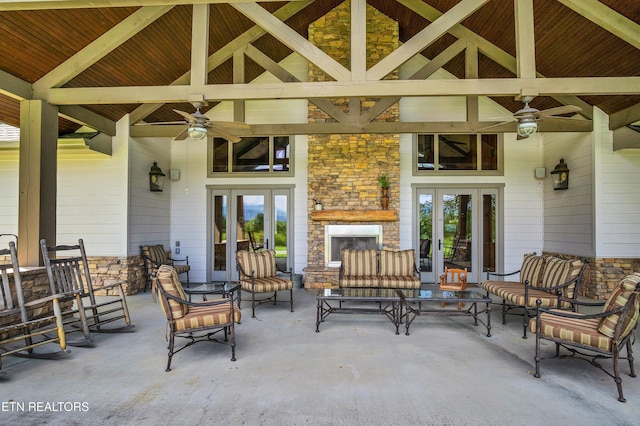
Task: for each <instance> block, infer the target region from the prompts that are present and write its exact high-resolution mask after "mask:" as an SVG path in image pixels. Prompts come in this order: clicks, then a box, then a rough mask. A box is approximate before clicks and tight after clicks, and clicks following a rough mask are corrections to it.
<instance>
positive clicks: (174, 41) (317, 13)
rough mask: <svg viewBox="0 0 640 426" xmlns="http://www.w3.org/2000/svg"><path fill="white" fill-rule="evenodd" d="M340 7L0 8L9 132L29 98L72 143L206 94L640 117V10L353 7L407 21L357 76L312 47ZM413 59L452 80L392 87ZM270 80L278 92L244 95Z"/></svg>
mask: <svg viewBox="0 0 640 426" xmlns="http://www.w3.org/2000/svg"><path fill="white" fill-rule="evenodd" d="M343 1H344V0H317V1H304V0H294V1H290V2H276V1H265V2H258V3H252V2H248V1H242V0H237V1H226V2H225V1H211V0H208V1H197V0H190V1H173V2H167V1H160V0H155V1H154V0H122V1H118V2H114V1H109V0H94V1H83V0H41V1H28V0H21V1H3V2H2V3H0V122H4V123H6V124H10V125H13V126H19V125H20V101H21V100H24V99H43V100H45V101H47V102H49V103H51V104H53V105H57V106H59V110H60V120H59V130H60V133H61V134H65V133H71V132H74V131H75V130H77V128H78V127H79V126H80V125H81V124H86V125H88V126H90V127H93V128H95V129H97V130H100V131H102V132H103V133H106V134H110V135H113V134H114V132H115V124H114V123H115V122H116V121H117V120H119V119H120V118H122V117H123V116H124V115H126V114H127V113H131V120H132V123H135V122H138V121H141V120H144V121H145V122H160V121H175V120H179V119H180V117H179V116H178V115H177V114H176V113H175V112H173V109H174V108H178V109H182V110H187V111H192V110H193V107H192V106H191V105H190V104H189V103H188V101H192V100H194V98H193V96H194V95H196V94H197V95H198V96H199V97H202V98H203V99H205V100H207V101H208V103H209V107H212V106H214V105H216V103H217V102H220V101H224V100H230V101H234V102H235V104H236V105H241V103H242V101H243V100H245V99H286V98H291V99H294V98H307V99H327V100H330V99H332V98H338V97H351V98H364V97H367V98H380V99H384V98H388V99H397V98H398V97H399V96H418V95H420V96H429V95H433V96H444V95H450V94H451V95H460V96H467V97H468V98H469V99H472V98H474V97H477V96H490V97H491V98H492V99H494V100H495V101H496V102H498V103H500V104H501V105H502V106H504V107H505V108H507V109H509V110H510V111H512V112H515V111H516V110H518V109H520V108H521V107H522V103H521V102H519V101H517V100H516V98H517V97H519V96H535V99H534V100H533V102H532V106H534V107H535V108H538V109H546V108H552V107H557V106H560V105H563V104H572V105H578V106H580V107H581V108H582V109H583V112H582V115H583V116H584V117H585V118H591V117H592V108H591V106H597V107H598V108H600V109H602V110H603V111H604V112H606V113H607V114H609V115H610V128H612V129H616V128H619V127H623V126H626V125H628V124H630V123H634V122H636V121H639V120H640V2H637V1H629V0H600V1H597V0H426V1H418V0H366V2H365V0H346V1H350V2H352V5H355V6H356V7H354V10H359V8H360V6H362V5H364V4H365V3H366V5H367V6H370V7H373V8H375V9H377V10H379V11H380V12H382V13H384V14H385V15H387V16H389V17H390V18H391V19H393V20H395V21H397V22H398V24H399V34H400V41H401V42H402V46H401V48H400V49H398V51H396V52H394V53H393V54H391V55H389V57H387V58H384V59H383V60H381V61H380V62H379V63H378V64H375V65H374V66H372V67H370V68H369V69H362V65H359V62H357V61H356V62H354V58H352V63H351V66H350V67H346V68H344V67H341V66H340V65H339V64H338V63H337V62H336V61H334V60H333V59H332V58H329V57H326V55H325V56H323V54H322V53H321V52H318V51H317V49H315V47H314V46H313V45H311V43H309V42H307V41H306V40H307V29H308V26H309V24H310V23H312V22H314V21H316V20H317V19H318V18H320V17H322V16H324V15H325V14H327V13H328V12H329V11H331V10H332V9H333V8H335V7H336V6H337V5H339V4H340V3H342V2H343ZM114 5H117V7H115V6H114ZM358 13H359V12H356V13H352V19H353V20H352V24H351V25H352V27H351V28H352V43H357V42H358V40H360V37H358V35H359V34H362V33H364V32H366V28H365V25H364V24H362V23H361V21H360V20H359V19H360V17H361V16H362V15H358ZM282 22H284V24H282ZM362 22H364V19H362ZM362 39H364V37H362ZM363 49H364V45H363ZM294 51H295V52H298V53H299V54H301V55H302V56H303V57H305V58H306V59H307V60H308V61H309V62H313V63H314V64H315V65H316V66H318V67H319V68H321V69H322V70H324V71H325V72H326V73H327V75H328V78H327V79H326V81H323V82H316V83H303V82H298V81H296V80H295V79H294V78H292V76H290V75H288V74H287V73H286V72H285V71H284V70H283V69H282V68H280V67H279V66H278V65H277V63H278V62H279V61H281V60H282V59H284V58H285V57H287V56H288V55H290V54H291V53H293V52H294ZM470 52H471V54H470ZM238 53H241V54H242V55H239V54H238ZM416 54H417V55H422V56H424V57H425V58H427V59H429V60H432V64H437V65H438V68H439V67H442V68H444V69H445V70H446V71H448V72H449V73H451V74H452V75H453V76H455V77H457V79H456V80H454V79H451V80H447V81H446V82H443V81H442V80H440V81H439V82H434V81H433V80H425V78H426V77H428V75H430V74H432V73H433V72H434V70H433V69H432V70H423V71H424V75H422V77H420V76H416V77H414V78H413V79H410V80H404V81H387V80H383V78H384V77H385V76H386V75H387V74H389V73H390V72H391V71H393V70H394V69H396V68H398V67H399V66H400V65H402V63H404V62H405V61H406V60H407V59H409V58H410V57H411V56H414V55H416ZM240 57H241V58H242V60H238V58H240ZM385 60H386V61H387V63H383V62H384V61H385ZM265 70H268V71H269V72H271V73H272V74H274V75H276V76H278V77H279V78H280V79H281V80H283V81H282V82H281V83H269V84H261V85H248V84H246V83H249V82H251V81H252V80H253V79H254V78H256V77H257V76H259V75H260V74H262V73H264V72H265ZM249 86H251V87H249ZM320 103H322V102H320ZM361 113H362V111H358V114H359V115H360V114H361ZM236 118H237V117H236ZM240 118H241V117H240ZM340 118H341V117H340V116H337V118H336V121H337V122H339V121H340ZM347 121H348V120H347ZM474 121H475V122H477V121H478V119H477V117H475V118H474V117H473V116H471V117H470V118H468V122H467V123H466V124H465V125H464V126H460V127H459V128H458V130H459V131H464V130H473V129H477V128H478V126H481V125H486V124H487V123H481V124H477V125H475V127H474V125H472V124H469V123H471V122H474ZM419 125H420V126H421V127H420V129H421V130H422V131H429V130H430V129H432V128H433V129H436V128H437V126H436V124H435V123H420V124H419ZM417 126H418V124H417V123H416V124H415V125H413V126H411V125H407V126H406V127H398V126H396V127H389V128H388V129H387V128H385V127H378V128H376V129H378V130H379V131H381V132H385V131H386V130H390V131H394V132H403V131H408V132H414V131H418V130H416V129H418V127H417ZM465 126H466V127H465ZM158 127H162V126H154V128H158ZM252 127H254V128H253V130H251V131H252V132H262V133H264V131H265V130H266V129H267V128H259V126H257V127H256V126H252ZM359 128H361V129H362V128H364V124H363V123H360V126H359ZM269 129H271V130H272V131H281V130H287V131H289V133H313V132H323V131H322V130H319V127H317V126H316V127H312V126H309V127H308V128H305V127H303V126H299V127H291V126H290V127H285V126H283V127H282V128H281V129H278V130H276V129H277V128H276V127H273V126H270V127H269ZM331 129H332V130H331V131H334V132H336V133H339V132H341V131H344V130H341V129H340V128H339V127H334V128H331Z"/></svg>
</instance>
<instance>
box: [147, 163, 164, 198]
mask: <svg viewBox="0 0 640 426" xmlns="http://www.w3.org/2000/svg"><path fill="white" fill-rule="evenodd" d="M163 187H164V173H162V169H160V167H158V163H157V162H156V161H154V162H153V166H151V170H149V191H151V192H162V188H163Z"/></svg>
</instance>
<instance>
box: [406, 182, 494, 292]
mask: <svg viewBox="0 0 640 426" xmlns="http://www.w3.org/2000/svg"><path fill="white" fill-rule="evenodd" d="M416 201H417V206H416V207H417V208H416V218H417V220H416V226H417V232H416V235H417V238H416V241H415V242H414V244H415V247H416V253H419V258H420V277H421V280H422V282H427V283H436V282H439V276H440V275H441V274H442V273H443V271H444V268H445V267H447V268H458V269H467V273H468V281H469V282H474V283H477V282H480V281H481V280H482V277H481V273H482V271H483V270H485V269H486V268H488V267H490V268H494V270H495V266H496V265H495V261H496V239H497V238H496V236H497V225H498V223H499V221H498V220H497V217H498V216H497V212H498V210H497V201H498V190H497V189H488V188H417V190H416ZM480 242H481V243H480Z"/></svg>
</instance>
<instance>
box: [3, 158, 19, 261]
mask: <svg viewBox="0 0 640 426" xmlns="http://www.w3.org/2000/svg"><path fill="white" fill-rule="evenodd" d="M18 167H19V166H18V150H17V149H16V150H12V151H8V150H0V182H2V185H0V234H14V235H17V234H18ZM9 241H15V240H14V238H13V237H0V248H3V249H4V248H7V244H9Z"/></svg>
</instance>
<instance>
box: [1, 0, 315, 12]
mask: <svg viewBox="0 0 640 426" xmlns="http://www.w3.org/2000/svg"><path fill="white" fill-rule="evenodd" d="M254 1H255V0H171V4H172V5H173V6H176V5H186V4H210V3H211V4H217V3H247V2H249V3H252V2H254ZM260 1H261V2H278V1H282V0H260ZM287 1H289V2H299V1H304V0H287ZM167 3H168V1H166V0H164V1H163V0H36V1H30V0H18V1H3V2H1V3H0V11H5V10H6V11H9V10H46V9H86V8H100V7H132V6H164V5H166V4H167Z"/></svg>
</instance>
